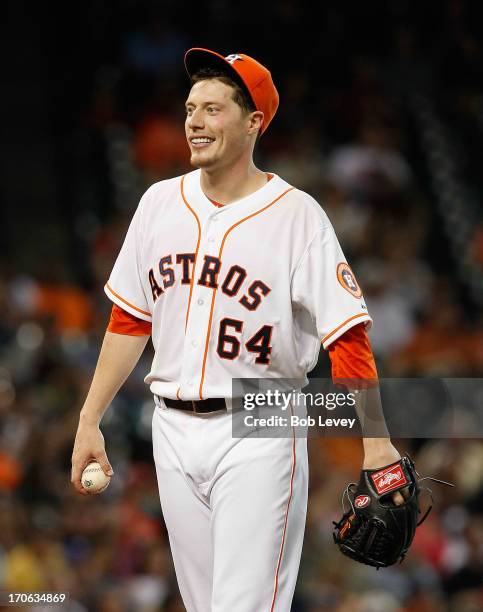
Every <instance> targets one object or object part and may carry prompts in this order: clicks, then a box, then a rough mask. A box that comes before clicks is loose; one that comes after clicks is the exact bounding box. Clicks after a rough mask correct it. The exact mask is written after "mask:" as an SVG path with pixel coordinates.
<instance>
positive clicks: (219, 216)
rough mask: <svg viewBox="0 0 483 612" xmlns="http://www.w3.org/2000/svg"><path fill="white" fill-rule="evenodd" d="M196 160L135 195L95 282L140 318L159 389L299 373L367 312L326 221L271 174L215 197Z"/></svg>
mask: <svg viewBox="0 0 483 612" xmlns="http://www.w3.org/2000/svg"><path fill="white" fill-rule="evenodd" d="M200 174H201V172H200V170H195V171H193V172H190V173H189V174H186V175H184V176H182V177H177V178H174V179H170V180H165V181H161V182H159V183H156V184H154V185H152V186H151V187H150V188H149V189H148V190H147V192H146V193H145V194H144V196H143V197H142V199H141V201H140V204H139V206H138V208H137V210H136V212H135V214H134V217H133V219H132V222H131V225H130V227H129V230H128V232H127V235H126V239H125V241H124V244H123V246H122V249H121V251H120V253H119V256H118V258H117V260H116V263H115V265H114V268H113V270H112V273H111V276H110V278H109V281H108V283H107V284H106V286H105V291H106V293H107V295H108V296H109V298H110V299H111V300H112V301H113V302H115V303H116V304H117V305H118V306H120V307H121V308H123V309H124V310H126V311H128V312H130V313H131V314H133V315H135V316H137V317H139V318H140V319H144V320H146V321H151V322H152V340H153V344H154V348H155V356H154V360H153V363H152V367H151V371H150V372H149V374H148V375H147V376H146V379H145V381H146V383H148V384H150V388H151V391H152V392H153V393H154V394H156V395H159V396H164V397H169V398H172V399H182V400H198V399H207V398H210V397H225V398H229V397H230V396H231V392H232V378H292V379H293V378H295V379H305V376H306V374H307V373H308V372H309V371H310V370H311V369H312V368H313V367H314V366H315V365H316V363H317V359H318V355H319V350H320V346H321V343H322V345H323V347H324V348H327V347H328V346H329V344H330V343H331V342H333V341H334V340H336V339H337V338H338V337H339V336H340V335H341V334H343V333H344V332H345V331H346V330H347V329H349V328H350V327H352V326H353V325H356V324H358V323H361V322H365V323H366V324H367V325H370V324H371V318H370V316H369V313H368V311H367V307H366V304H365V302H364V299H363V296H362V292H361V290H360V288H359V286H358V285H357V281H356V280H355V278H354V275H353V274H352V272H351V270H350V268H349V266H348V264H347V262H346V259H345V257H344V254H343V252H342V249H341V247H340V245H339V242H338V240H337V237H336V235H335V233H334V229H333V227H332V225H331V223H330V221H329V219H328V218H327V216H326V214H325V212H324V211H323V210H322V208H321V207H320V205H319V204H318V203H317V202H316V201H315V200H314V199H313V198H312V197H311V196H309V195H308V194H306V193H304V192H303V191H300V190H298V189H296V188H294V187H292V186H291V185H289V184H288V183H286V182H285V181H284V180H283V179H281V178H280V177H278V176H277V175H274V176H273V178H272V179H271V180H270V181H268V182H267V183H266V185H264V186H263V187H262V188H260V189H259V190H258V191H256V192H254V193H252V194H250V195H249V196H247V197H245V198H242V199H241V200H238V201H236V202H234V203H232V204H229V205H226V206H223V207H216V206H214V205H213V203H212V202H211V201H210V200H209V199H208V198H207V197H206V196H205V195H204V193H203V191H202V189H201V185H200Z"/></svg>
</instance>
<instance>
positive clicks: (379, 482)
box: [371, 463, 408, 495]
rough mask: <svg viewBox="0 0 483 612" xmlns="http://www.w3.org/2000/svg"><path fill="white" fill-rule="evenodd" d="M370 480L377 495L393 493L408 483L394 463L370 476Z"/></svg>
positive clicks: (398, 465)
mask: <svg viewBox="0 0 483 612" xmlns="http://www.w3.org/2000/svg"><path fill="white" fill-rule="evenodd" d="M371 479H372V482H373V483H374V486H375V487H376V491H377V492H378V493H379V495H381V494H382V493H388V492H389V491H394V490H396V489H398V488H399V487H401V485H403V484H404V485H405V484H407V482H408V481H407V478H406V477H405V475H404V472H403V470H402V467H401V465H400V464H399V463H395V464H393V465H390V466H389V467H387V468H385V469H384V470H380V471H379V472H376V473H375V474H371Z"/></svg>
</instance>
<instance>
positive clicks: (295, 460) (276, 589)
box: [270, 407, 297, 612]
mask: <svg viewBox="0 0 483 612" xmlns="http://www.w3.org/2000/svg"><path fill="white" fill-rule="evenodd" d="M290 412H291V414H292V415H293V410H292V407H290ZM296 465H297V454H296V452H295V431H294V428H293V427H292V473H291V475H290V492H289V496H288V500H287V509H286V510H285V521H284V524H283V533H282V542H281V544H280V553H279V555H278V562H277V569H276V571H275V585H274V588H273V598H272V605H271V606H270V612H273V609H274V607H275V600H276V599H277V591H278V574H279V572H280V566H281V564H282V556H283V549H284V546H285V535H286V533H287V523H288V511H289V509H290V502H291V501H292V495H293V479H294V475H295V466H296Z"/></svg>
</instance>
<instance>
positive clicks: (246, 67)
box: [184, 47, 279, 134]
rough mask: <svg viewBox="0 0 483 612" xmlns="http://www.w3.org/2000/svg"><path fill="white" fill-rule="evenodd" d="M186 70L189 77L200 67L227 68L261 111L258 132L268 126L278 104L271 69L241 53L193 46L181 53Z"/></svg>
mask: <svg viewBox="0 0 483 612" xmlns="http://www.w3.org/2000/svg"><path fill="white" fill-rule="evenodd" d="M184 64H185V66H186V71H187V72H188V74H189V76H190V77H191V76H192V75H193V74H196V73H197V72H198V71H199V70H201V69H202V68H218V69H220V70H223V72H226V73H227V74H228V75H229V76H230V77H232V78H233V80H234V81H235V82H236V83H238V84H239V85H240V86H241V87H242V88H243V89H244V90H245V91H246V92H247V94H248V95H249V96H250V98H251V100H252V102H253V105H254V106H255V108H256V109H257V110H258V111H262V112H263V123H262V128H261V134H263V132H264V131H265V130H266V129H267V127H268V126H269V124H270V122H271V120H272V119H273V117H274V116H275V113H276V112H277V108H278V102H279V96H278V91H277V89H276V88H275V85H274V84H273V81H272V75H271V74H270V71H269V70H268V69H267V68H265V66H262V64H260V63H259V62H257V60H255V59H253V57H250V56H249V55H245V54H244V53H232V54H231V55H227V56H226V57H223V55H220V54H219V53H216V52H215V51H210V50H209V49H202V48H200V47H194V48H193V49H189V50H188V51H187V52H186V53H185V56H184Z"/></svg>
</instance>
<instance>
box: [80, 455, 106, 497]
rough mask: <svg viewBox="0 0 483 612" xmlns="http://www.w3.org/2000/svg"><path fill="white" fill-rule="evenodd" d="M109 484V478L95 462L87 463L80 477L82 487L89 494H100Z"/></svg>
mask: <svg viewBox="0 0 483 612" xmlns="http://www.w3.org/2000/svg"><path fill="white" fill-rule="evenodd" d="M110 482H111V477H110V476H106V475H105V474H104V472H103V470H102V468H101V466H100V465H99V463H97V461H93V462H92V463H89V465H88V466H87V467H86V468H84V471H83V472H82V477H81V483H82V486H83V487H84V489H85V490H86V491H88V492H89V493H102V491H104V490H105V489H107V487H108V486H109V483H110Z"/></svg>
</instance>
